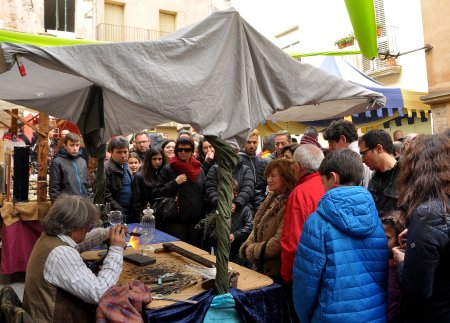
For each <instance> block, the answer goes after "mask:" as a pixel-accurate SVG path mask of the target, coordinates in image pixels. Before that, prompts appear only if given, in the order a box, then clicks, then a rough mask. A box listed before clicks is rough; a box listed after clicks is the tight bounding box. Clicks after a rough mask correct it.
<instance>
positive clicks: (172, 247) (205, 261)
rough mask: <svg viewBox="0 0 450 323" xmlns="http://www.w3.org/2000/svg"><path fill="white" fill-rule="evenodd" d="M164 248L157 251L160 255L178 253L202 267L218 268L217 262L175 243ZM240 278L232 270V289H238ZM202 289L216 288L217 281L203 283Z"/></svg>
mask: <svg viewBox="0 0 450 323" xmlns="http://www.w3.org/2000/svg"><path fill="white" fill-rule="evenodd" d="M162 246H163V248H162V250H161V249H157V250H156V251H158V253H161V252H176V253H177V254H179V255H182V256H183V257H186V258H188V259H190V260H192V261H195V262H197V263H199V264H200V265H202V266H205V267H207V268H215V267H216V263H215V262H213V261H211V260H208V259H206V258H203V257H201V256H199V255H196V254H195V253H192V252H190V251H189V250H186V249H183V248H181V247H179V246H177V245H174V244H173V243H170V242H166V243H163V244H162ZM156 251H155V252H156ZM238 276H239V273H238V272H237V271H234V270H231V271H229V272H228V279H229V283H230V287H234V288H237V282H238ZM202 288H203V289H211V288H215V279H214V278H213V279H207V280H205V281H204V282H203V283H202Z"/></svg>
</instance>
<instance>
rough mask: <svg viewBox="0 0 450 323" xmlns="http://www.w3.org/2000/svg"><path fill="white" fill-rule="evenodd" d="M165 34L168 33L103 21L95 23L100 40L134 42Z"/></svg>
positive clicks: (156, 37)
mask: <svg viewBox="0 0 450 323" xmlns="http://www.w3.org/2000/svg"><path fill="white" fill-rule="evenodd" d="M167 34H169V33H168V32H164V31H159V30H150V29H145V28H135V27H127V26H120V25H112V24H104V23H102V24H99V25H97V40H101V41H109V42H134V41H148V40H158V39H160V38H161V37H163V36H165V35H167Z"/></svg>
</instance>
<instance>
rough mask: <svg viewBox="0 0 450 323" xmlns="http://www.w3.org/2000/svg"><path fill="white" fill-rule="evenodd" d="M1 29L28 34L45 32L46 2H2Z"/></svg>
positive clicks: (6, 0)
mask: <svg viewBox="0 0 450 323" xmlns="http://www.w3.org/2000/svg"><path fill="white" fill-rule="evenodd" d="M0 8H1V9H0V28H1V29H7V30H14V31H23V32H28V33H39V32H44V1H43V0H40V1H36V0H34V1H31V0H14V1H11V0H0Z"/></svg>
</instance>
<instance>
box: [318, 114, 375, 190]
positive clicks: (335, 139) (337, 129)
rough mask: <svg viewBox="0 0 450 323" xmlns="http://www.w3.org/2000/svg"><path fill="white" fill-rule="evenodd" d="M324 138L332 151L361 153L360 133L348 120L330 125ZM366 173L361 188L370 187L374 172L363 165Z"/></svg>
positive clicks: (341, 120) (337, 121)
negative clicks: (345, 150)
mask: <svg viewBox="0 0 450 323" xmlns="http://www.w3.org/2000/svg"><path fill="white" fill-rule="evenodd" d="M323 138H324V139H325V140H327V141H328V148H329V149H330V150H337V149H345V148H348V149H351V150H353V151H354V152H356V153H359V149H358V132H357V131H356V127H355V125H354V124H353V123H352V122H350V121H347V120H343V119H340V120H336V121H333V122H332V123H330V125H329V126H328V127H327V128H326V129H325V131H324V133H323ZM363 168H364V172H363V179H362V182H361V186H364V187H365V188H367V187H368V185H369V181H370V178H371V177H372V171H371V170H370V169H369V167H367V166H366V165H365V164H363Z"/></svg>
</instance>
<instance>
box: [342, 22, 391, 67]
mask: <svg viewBox="0 0 450 323" xmlns="http://www.w3.org/2000/svg"><path fill="white" fill-rule="evenodd" d="M397 29H398V27H396V26H385V27H383V31H382V34H381V36H379V37H377V46H378V53H379V54H382V53H386V52H387V51H389V53H390V54H392V55H394V54H397ZM358 49H359V46H358V43H357V42H356V41H355V44H354V45H353V46H351V47H347V48H345V50H358ZM344 60H345V61H347V62H348V63H350V64H351V65H353V66H354V67H356V68H357V69H358V70H360V71H361V72H363V73H369V72H372V71H377V70H380V69H383V68H386V67H388V66H390V65H391V64H392V63H391V62H390V61H389V60H386V59H384V56H383V55H379V57H376V58H375V59H373V60H369V59H366V58H364V57H363V56H362V55H349V56H344ZM393 63H394V65H396V64H397V61H395V62H393Z"/></svg>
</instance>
